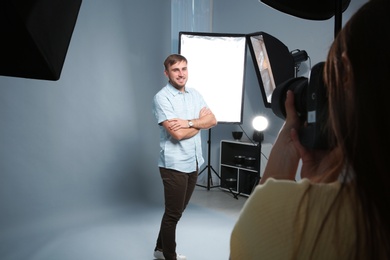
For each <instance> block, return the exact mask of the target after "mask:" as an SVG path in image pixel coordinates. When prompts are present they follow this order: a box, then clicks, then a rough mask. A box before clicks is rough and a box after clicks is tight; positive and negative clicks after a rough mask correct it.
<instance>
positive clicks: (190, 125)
mask: <svg viewBox="0 0 390 260" xmlns="http://www.w3.org/2000/svg"><path fill="white" fill-rule="evenodd" d="M193 126H194V123H192V121H191V120H188V127H189V128H191V127H193Z"/></svg>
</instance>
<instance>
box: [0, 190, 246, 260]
mask: <svg viewBox="0 0 390 260" xmlns="http://www.w3.org/2000/svg"><path fill="white" fill-rule="evenodd" d="M246 199H247V198H246V197H243V196H239V197H238V199H235V198H234V197H233V196H232V194H230V193H229V192H226V191H222V190H221V189H219V188H211V189H210V190H208V189H207V188H203V187H196V189H195V192H194V194H193V197H192V199H191V202H190V204H189V206H188V208H187V210H186V211H185V213H184V214H183V217H182V219H181V220H180V222H179V224H178V227H177V252H178V253H180V254H183V255H186V256H187V259H189V260H227V259H228V258H229V239H230V233H231V230H232V228H233V225H234V223H235V221H236V219H237V217H238V215H239V212H240V210H241V208H242V206H243V204H244V203H245V201H246ZM162 214H163V208H162V205H161V206H149V205H144V204H142V203H140V204H139V205H135V206H133V207H132V209H131V210H130V209H125V210H115V211H112V212H111V213H110V214H106V217H104V218H99V219H96V220H94V221H84V222H82V224H79V225H76V226H67V227H65V228H64V227H63V228H58V227H57V228H54V227H56V225H55V223H52V224H50V223H45V226H44V227H42V228H40V227H39V226H35V227H28V228H29V230H26V228H22V227H21V228H20V229H18V230H13V231H10V230H8V231H5V232H6V233H4V232H3V234H2V235H1V237H0V242H1V245H0V259H2V260H53V259H55V260H79V259H80V260H90V259H91V260H92V259H94V260H125V259H126V260H152V259H154V258H153V249H154V246H155V240H156V236H157V232H158V228H159V225H160V221H161V216H162ZM85 219H88V217H87V216H85ZM50 226H51V227H53V228H48V227H50ZM7 232H8V233H7ZM5 238H7V239H5Z"/></svg>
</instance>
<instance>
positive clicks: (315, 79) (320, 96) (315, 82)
mask: <svg viewBox="0 0 390 260" xmlns="http://www.w3.org/2000/svg"><path fill="white" fill-rule="evenodd" d="M324 65H325V62H320V63H317V64H316V65H314V66H313V68H312V69H311V72H310V78H309V79H308V78H306V77H295V78H291V79H288V80H286V81H284V82H282V83H281V84H280V85H278V86H277V87H276V88H275V90H274V91H273V93H272V97H271V108H272V112H273V113H274V114H275V115H276V116H278V117H280V118H282V119H286V109H285V100H286V95H287V91H288V90H291V91H293V93H294V101H295V102H294V103H295V109H296V111H297V113H298V116H299V118H300V119H301V120H302V127H301V128H300V130H299V133H298V134H299V139H300V141H301V143H302V145H303V146H305V147H306V148H311V149H327V148H329V129H328V101H327V100H328V98H327V90H326V87H325V84H324V80H323V71H324Z"/></svg>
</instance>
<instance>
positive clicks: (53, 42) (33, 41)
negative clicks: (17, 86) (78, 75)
mask: <svg viewBox="0 0 390 260" xmlns="http://www.w3.org/2000/svg"><path fill="white" fill-rule="evenodd" d="M81 2H82V0H2V1H1V2H0V35H1V40H0V57H1V58H0V75H4V76H11V77H23V78H33V79H45V80H58V79H59V78H60V75H61V71H62V67H63V64H64V61H65V56H66V53H67V51H68V47H69V43H70V39H71V36H72V33H73V30H74V26H75V24H76V20H77V15H78V12H79V9H80V6H81Z"/></svg>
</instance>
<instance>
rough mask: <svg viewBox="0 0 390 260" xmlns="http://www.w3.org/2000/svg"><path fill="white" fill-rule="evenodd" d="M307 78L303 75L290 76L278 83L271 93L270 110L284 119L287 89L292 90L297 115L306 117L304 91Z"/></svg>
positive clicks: (305, 90)
mask: <svg viewBox="0 0 390 260" xmlns="http://www.w3.org/2000/svg"><path fill="white" fill-rule="evenodd" d="M307 86H308V80H307V78H305V77H298V78H291V79H289V80H286V81H285V82H283V83H282V84H280V85H278V86H277V88H276V89H275V90H274V92H273V93H272V98H271V108H272V112H273V113H274V114H275V115H276V116H278V117H280V118H282V119H286V108H285V106H284V102H285V101H286V96H287V91H288V90H292V91H293V93H294V103H295V109H296V111H297V113H298V115H299V116H300V117H301V118H303V117H306V114H307V111H306V92H307Z"/></svg>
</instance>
